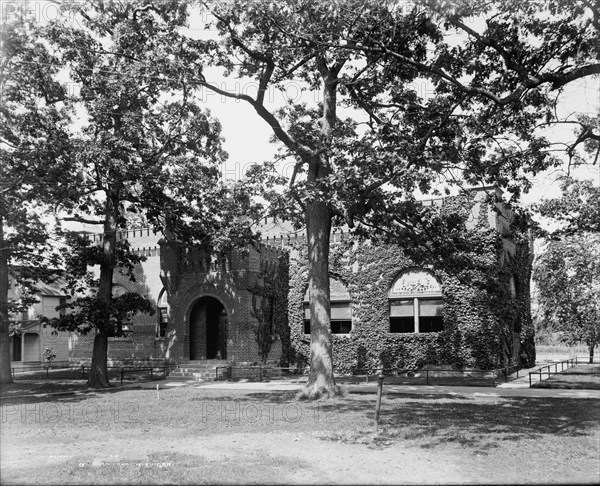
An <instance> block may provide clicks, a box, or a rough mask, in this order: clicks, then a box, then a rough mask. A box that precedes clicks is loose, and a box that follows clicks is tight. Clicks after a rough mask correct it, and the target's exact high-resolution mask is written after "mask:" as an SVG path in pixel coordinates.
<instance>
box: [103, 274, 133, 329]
mask: <svg viewBox="0 0 600 486" xmlns="http://www.w3.org/2000/svg"><path fill="white" fill-rule="evenodd" d="M127 292H129V291H128V290H127V289H126V288H125V287H123V286H122V285H119V284H115V283H113V288H112V296H113V297H120V296H121V295H124V294H126V293H127ZM108 337H109V340H111V341H131V340H132V339H133V324H131V322H127V321H125V322H123V324H122V325H121V327H120V329H114V328H112V329H110V330H109V333H108Z"/></svg>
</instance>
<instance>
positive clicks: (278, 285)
mask: <svg viewBox="0 0 600 486" xmlns="http://www.w3.org/2000/svg"><path fill="white" fill-rule="evenodd" d="M248 291H249V292H251V293H252V310H251V315H252V317H254V318H255V319H256V322H255V323H254V324H253V327H252V331H253V333H254V337H255V339H256V343H257V345H258V350H259V353H260V355H261V360H262V362H266V360H267V358H268V356H269V353H270V351H271V347H272V345H273V340H274V339H276V338H279V339H280V341H281V348H282V359H281V363H280V364H281V366H287V365H288V364H289V356H290V355H292V356H293V352H292V351H291V340H290V327H289V325H288V291H289V255H287V254H286V253H282V254H280V255H279V256H278V257H277V261H276V262H269V261H262V262H261V267H260V270H259V274H258V279H257V280H256V282H255V283H254V284H253V285H250V286H249V287H248Z"/></svg>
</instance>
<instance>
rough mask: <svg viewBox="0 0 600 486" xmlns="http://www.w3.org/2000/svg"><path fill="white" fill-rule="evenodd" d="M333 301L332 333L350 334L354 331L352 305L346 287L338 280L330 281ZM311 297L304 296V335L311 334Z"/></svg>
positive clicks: (330, 292)
mask: <svg viewBox="0 0 600 486" xmlns="http://www.w3.org/2000/svg"><path fill="white" fill-rule="evenodd" d="M329 294H330V300H331V333H332V334H349V333H350V331H351V330H352V305H351V302H350V294H349V293H348V290H346V287H345V286H344V284H342V283H341V282H338V281H337V280H333V279H329ZM309 302H310V296H309V292H308V290H307V291H306V294H305V295H304V334H310V308H309Z"/></svg>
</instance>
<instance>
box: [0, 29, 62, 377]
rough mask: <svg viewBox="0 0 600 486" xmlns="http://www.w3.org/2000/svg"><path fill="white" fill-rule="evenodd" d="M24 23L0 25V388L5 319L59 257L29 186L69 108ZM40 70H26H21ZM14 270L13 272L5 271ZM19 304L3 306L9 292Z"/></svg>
mask: <svg viewBox="0 0 600 486" xmlns="http://www.w3.org/2000/svg"><path fill="white" fill-rule="evenodd" d="M33 30H34V26H33V25H32V24H31V23H29V22H22V23H15V24H7V25H3V28H2V32H1V33H0V36H1V39H0V42H1V45H2V54H3V62H2V65H1V67H0V76H1V79H0V83H1V87H2V103H1V104H0V331H1V337H0V383H10V382H11V381H12V378H11V370H10V349H9V330H12V331H13V332H15V331H18V325H17V323H16V322H14V321H12V320H11V315H12V314H14V313H17V312H21V311H23V310H25V309H26V308H27V307H28V306H29V305H31V304H32V303H33V302H34V301H35V297H34V295H33V294H34V293H35V284H36V283H37V282H38V281H39V280H45V281H48V280H52V279H53V278H54V276H55V274H54V273H53V272H52V269H53V268H55V267H56V265H57V263H58V255H57V253H56V252H55V251H54V248H53V246H52V245H51V240H50V238H51V232H50V231H49V230H48V225H47V221H46V218H47V215H48V213H49V209H50V208H49V207H48V205H47V204H45V203H46V202H47V199H46V198H45V194H46V191H47V186H46V185H45V184H44V183H42V184H36V183H34V182H33V181H38V180H42V179H43V178H44V177H45V173H46V168H47V167H48V166H49V165H50V164H51V163H52V162H53V161H54V160H56V159H58V158H59V157H60V153H61V151H62V150H63V149H64V148H65V147H67V146H68V133H67V129H66V123H65V119H66V116H67V113H68V107H67V106H65V105H64V104H59V103H57V99H58V98H60V97H62V96H63V95H64V88H63V87H62V86H61V85H60V84H59V83H58V82H57V81H56V80H55V79H54V76H55V75H56V74H57V72H58V70H59V67H58V66H56V67H54V66H53V64H52V63H53V62H54V61H55V60H56V58H55V57H54V56H53V55H52V54H51V53H50V52H49V51H48V50H47V49H46V47H45V46H44V45H43V43H42V42H41V41H39V40H37V41H35V40H32V31H33ZM25 61H27V62H30V63H31V64H36V63H37V64H39V65H43V66H45V67H44V68H43V69H29V68H24V64H23V63H24V62H25ZM11 269H12V271H11ZM11 283H12V285H14V286H15V287H17V286H18V287H19V290H20V293H21V295H20V298H19V299H15V298H9V290H10V289H9V286H10V285H11Z"/></svg>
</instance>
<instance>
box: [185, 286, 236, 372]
mask: <svg viewBox="0 0 600 486" xmlns="http://www.w3.org/2000/svg"><path fill="white" fill-rule="evenodd" d="M190 359H191V360H195V359H227V311H226V310H225V307H224V306H223V304H221V302H220V301H219V300H217V299H215V298H214V297H202V298H201V299H199V300H198V302H196V304H194V307H193V308H192V312H191V313H190Z"/></svg>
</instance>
